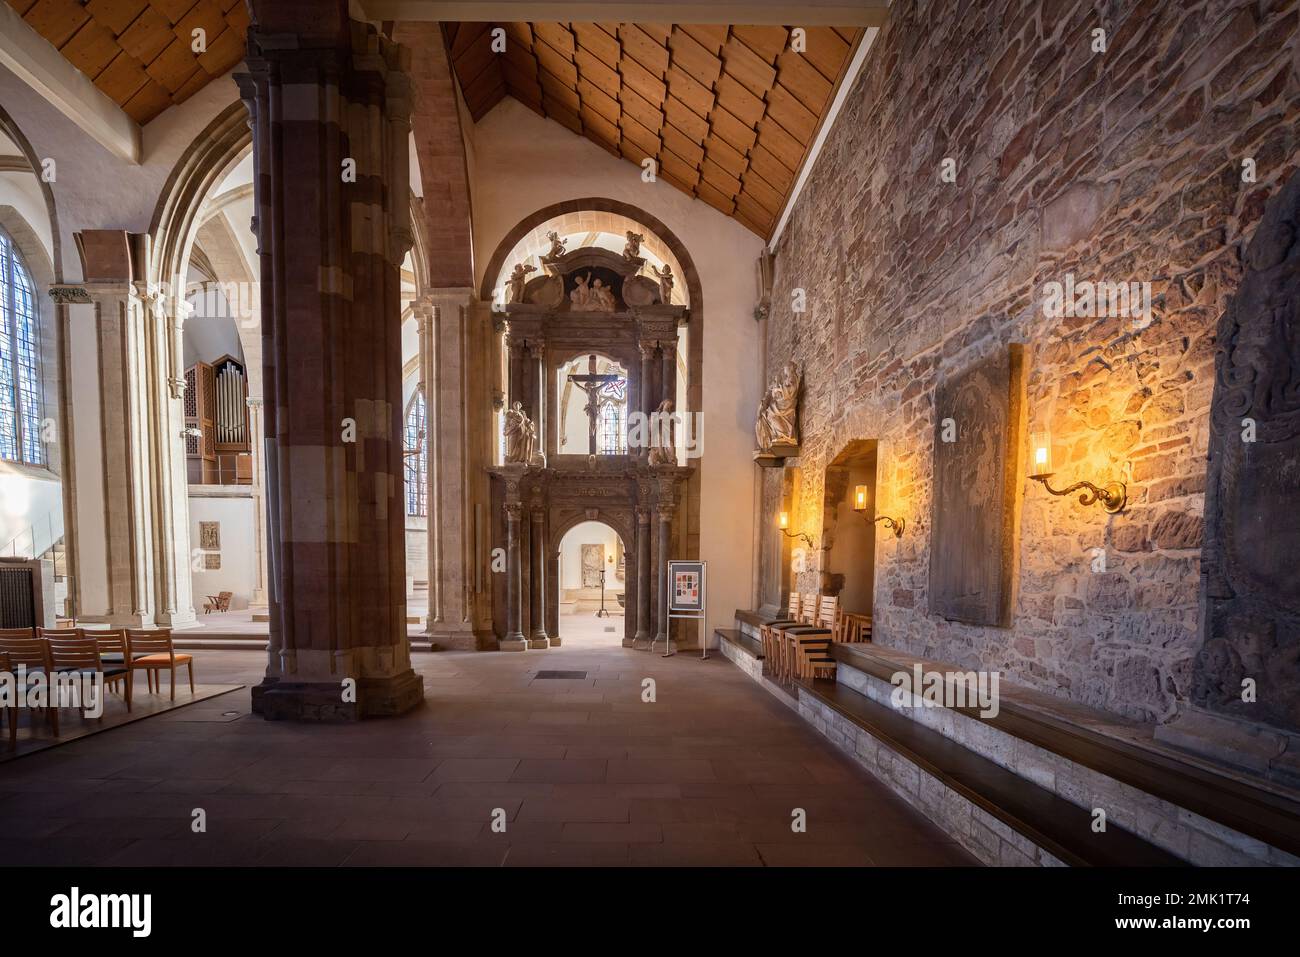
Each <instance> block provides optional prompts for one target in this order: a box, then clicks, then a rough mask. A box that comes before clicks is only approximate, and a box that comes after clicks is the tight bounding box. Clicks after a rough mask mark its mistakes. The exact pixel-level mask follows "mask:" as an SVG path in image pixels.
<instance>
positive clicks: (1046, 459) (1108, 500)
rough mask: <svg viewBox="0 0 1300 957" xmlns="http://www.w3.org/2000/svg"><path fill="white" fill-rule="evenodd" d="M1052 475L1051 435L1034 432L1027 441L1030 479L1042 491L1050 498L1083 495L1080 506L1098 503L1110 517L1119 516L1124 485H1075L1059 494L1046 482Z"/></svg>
mask: <svg viewBox="0 0 1300 957" xmlns="http://www.w3.org/2000/svg"><path fill="white" fill-rule="evenodd" d="M1054 474H1055V473H1054V472H1053V471H1052V433H1051V432H1035V433H1033V434H1032V435H1031V436H1030V437H1029V477H1030V478H1031V479H1033V480H1034V481H1035V482H1042V483H1043V488H1045V489H1047V491H1049V492H1050V493H1052V494H1053V495H1069V494H1071V493H1072V492H1078V491H1080V489H1082V490H1083V491H1082V492H1081V494H1080V495H1079V504H1080V505H1092V504H1094V503H1097V502H1100V503H1101V507H1102V508H1104V509H1105V510H1106V511H1108V512H1110V513H1111V514H1112V515H1113V514H1114V513H1116V512H1122V511H1123V510H1124V506H1125V504H1127V502H1128V488H1127V487H1126V486H1125V485H1124V483H1123V482H1110V483H1108V484H1107V485H1104V486H1097V485H1093V484H1092V483H1091V482H1075V483H1074V484H1073V485H1071V486H1070V487H1069V488H1063V489H1060V490H1057V489H1054V488H1052V486H1050V485H1048V484H1047V480H1048V479H1049V478H1051V477H1052V476H1053V475H1054Z"/></svg>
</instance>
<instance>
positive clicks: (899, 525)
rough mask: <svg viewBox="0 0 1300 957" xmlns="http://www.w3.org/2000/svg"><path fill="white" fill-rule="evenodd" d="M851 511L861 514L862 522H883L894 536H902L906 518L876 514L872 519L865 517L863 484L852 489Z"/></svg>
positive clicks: (865, 494)
mask: <svg viewBox="0 0 1300 957" xmlns="http://www.w3.org/2000/svg"><path fill="white" fill-rule="evenodd" d="M853 511H855V512H857V513H858V514H859V515H861V516H862V520H863V521H864V522H870V523H871V524H873V525H874V524H875V523H876V522H884V523H885V528H888V529H890V530H891V531H892V532H893V533H894V537H895V538H902V537H903V529H904V528H906V527H907V519H905V518H890V517H889V516H888V515H877V516H876V517H875V518H873V519H868V518H867V487H866V486H865V485H859V486H857V487H855V488H854V489H853Z"/></svg>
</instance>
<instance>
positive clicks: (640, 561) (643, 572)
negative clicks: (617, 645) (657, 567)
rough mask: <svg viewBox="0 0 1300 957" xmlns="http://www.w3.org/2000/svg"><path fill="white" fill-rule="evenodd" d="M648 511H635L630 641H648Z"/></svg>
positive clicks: (649, 591) (646, 509) (639, 509)
mask: <svg viewBox="0 0 1300 957" xmlns="http://www.w3.org/2000/svg"><path fill="white" fill-rule="evenodd" d="M650 602H651V590H650V509H648V508H645V507H644V506H638V507H637V510H636V635H635V637H633V639H632V643H633V644H635V643H636V642H638V641H649V640H650V637H651V636H650Z"/></svg>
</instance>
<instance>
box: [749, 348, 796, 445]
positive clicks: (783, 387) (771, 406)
mask: <svg viewBox="0 0 1300 957" xmlns="http://www.w3.org/2000/svg"><path fill="white" fill-rule="evenodd" d="M802 385H803V376H802V375H801V374H800V372H799V366H798V365H796V364H795V363H794V362H793V361H790V362H787V363H786V364H785V365H784V366H782V367H781V371H780V373H778V375H777V377H776V379H775V381H773V382H772V384H771V385H770V386H768V388H767V392H766V393H764V395H763V398H762V400H761V401H760V402H759V403H758V421H757V422H755V424H754V436H755V438H757V439H758V452H756V453H755V454H754V458H755V460H756V461H758V462H759V464H776V463H777V461H779V460H780V459H783V458H787V457H789V456H791V455H797V454H798V452H799V389H800V387H801V386H802ZM769 460H770V461H769Z"/></svg>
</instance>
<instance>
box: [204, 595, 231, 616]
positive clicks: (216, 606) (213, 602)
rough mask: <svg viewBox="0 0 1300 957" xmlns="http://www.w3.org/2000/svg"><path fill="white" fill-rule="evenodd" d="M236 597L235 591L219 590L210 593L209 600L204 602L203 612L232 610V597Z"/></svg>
mask: <svg viewBox="0 0 1300 957" xmlns="http://www.w3.org/2000/svg"><path fill="white" fill-rule="evenodd" d="M234 597H235V593H234V592H233V591H222V592H217V593H216V594H215V595H209V596H208V598H207V601H205V602H204V603H203V614H205V615H206V614H209V613H210V612H214V611H217V612H222V611H230V599H232V598H234Z"/></svg>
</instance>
